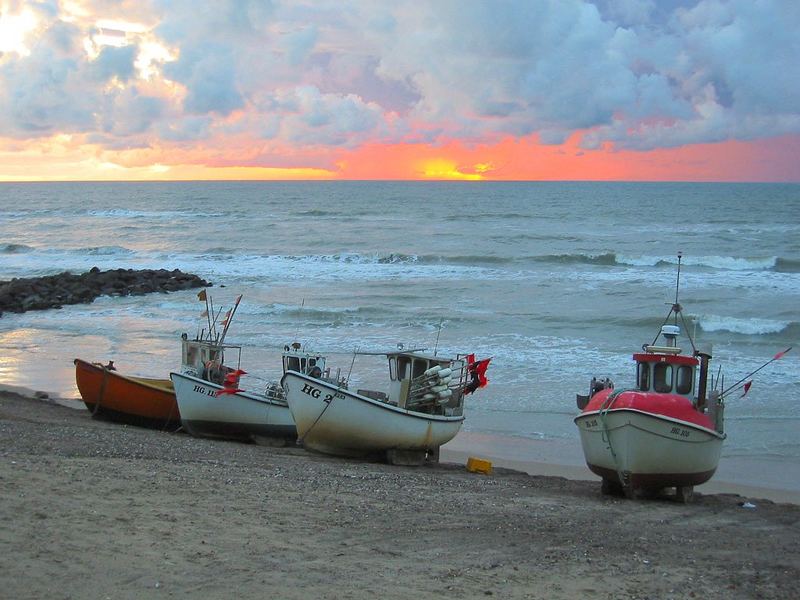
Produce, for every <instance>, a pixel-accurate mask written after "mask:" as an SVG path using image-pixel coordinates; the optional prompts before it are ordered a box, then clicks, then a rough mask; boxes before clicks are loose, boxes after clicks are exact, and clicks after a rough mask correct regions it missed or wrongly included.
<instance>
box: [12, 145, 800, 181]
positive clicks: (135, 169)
mask: <svg viewBox="0 0 800 600" xmlns="http://www.w3.org/2000/svg"><path fill="white" fill-rule="evenodd" d="M577 140H578V136H577V135H575V136H573V137H572V138H570V139H569V140H567V142H566V143H565V144H562V145H557V146H555V145H543V144H540V143H538V141H537V140H536V138H535V137H529V138H525V139H522V140H517V139H512V138H507V139H505V140H503V141H500V142H498V143H495V144H475V145H469V146H468V145H465V144H462V143H457V142H451V143H448V144H444V145H440V146H431V145H424V144H394V145H386V144H367V145H364V146H361V147H359V148H357V149H354V150H341V149H333V148H317V149H316V151H315V152H313V153H307V152H301V151H298V150H297V149H293V148H290V147H284V148H282V147H279V146H274V147H270V148H269V149H268V151H264V148H263V147H262V145H261V143H259V142H257V141H256V140H252V139H248V138H246V137H239V138H228V139H220V140H217V142H214V143H211V142H209V141H206V142H204V143H202V144H199V143H198V144H196V145H194V146H193V145H191V144H188V143H181V144H174V145H169V144H160V145H154V146H152V147H149V148H139V149H126V150H118V151H114V150H109V149H101V148H100V147H98V146H96V145H93V144H89V143H86V138H85V136H80V135H75V136H68V135H54V136H51V137H50V138H43V139H39V140H37V141H35V142H22V141H12V140H6V141H5V142H6V143H5V144H3V140H2V139H0V181H80V180H83V181H91V180H192V179H196V180H221V179H230V180H235V179H248V180H260V179H263V180H271V179H280V180H304V179H350V180H356V179H365V180H380V179H383V180H392V179H394V180H463V181H477V180H484V181H525V180H533V181H553V180H562V181H563V180H598V181H797V178H798V171H797V168H796V159H795V157H797V156H800V136H785V137H782V138H773V139H771V140H759V141H752V142H735V141H729V142H722V143H717V144H698V145H692V146H684V147H681V148H670V149H659V150H652V151H648V152H634V151H617V150H614V149H613V148H612V147H610V145H606V146H605V147H603V148H601V149H597V150H582V149H580V148H579V147H578V145H577ZM270 157H272V158H270ZM276 161H280V162H279V163H278V162H276Z"/></svg>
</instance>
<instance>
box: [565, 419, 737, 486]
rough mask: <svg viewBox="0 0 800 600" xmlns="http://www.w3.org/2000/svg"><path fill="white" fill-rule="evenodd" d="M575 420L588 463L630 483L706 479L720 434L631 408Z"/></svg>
mask: <svg viewBox="0 0 800 600" xmlns="http://www.w3.org/2000/svg"><path fill="white" fill-rule="evenodd" d="M575 424H576V425H577V426H578V428H579V430H580V436H581V444H582V446H583V453H584V455H585V457H586V464H587V465H588V467H589V469H591V471H592V472H593V473H595V474H597V475H599V476H601V477H602V478H603V479H606V480H608V481H611V482H615V483H616V482H619V483H620V484H621V485H623V486H626V487H631V488H634V489H660V488H665V487H688V486H694V485H699V484H701V483H705V482H706V481H708V480H709V479H711V477H712V476H713V474H714V472H715V471H716V469H717V465H718V464H719V457H720V452H721V451H722V441H723V440H724V439H725V436H724V435H722V434H719V433H717V432H716V431H713V430H711V429H706V428H705V427H701V426H699V425H696V424H693V423H688V422H686V421H680V420H677V419H671V418H669V417H665V416H661V415H654V414H650V413H646V412H642V411H638V410H632V409H620V410H609V411H608V412H607V413H605V416H601V415H600V413H599V412H598V411H592V412H588V413H583V414H581V415H579V416H578V417H576V418H575ZM612 449H613V453H612Z"/></svg>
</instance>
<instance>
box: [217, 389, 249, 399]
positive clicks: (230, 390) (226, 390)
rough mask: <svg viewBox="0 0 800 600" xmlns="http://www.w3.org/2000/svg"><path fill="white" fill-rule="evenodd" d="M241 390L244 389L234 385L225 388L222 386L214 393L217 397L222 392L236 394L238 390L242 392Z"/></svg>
mask: <svg viewBox="0 0 800 600" xmlns="http://www.w3.org/2000/svg"><path fill="white" fill-rule="evenodd" d="M243 391H244V390H240V389H239V388H235V387H229V388H228V387H226V388H222V389H221V390H217V391H216V392H214V395H215V396H216V397H217V398H219V397H220V396H222V395H223V394H238V393H239V392H243Z"/></svg>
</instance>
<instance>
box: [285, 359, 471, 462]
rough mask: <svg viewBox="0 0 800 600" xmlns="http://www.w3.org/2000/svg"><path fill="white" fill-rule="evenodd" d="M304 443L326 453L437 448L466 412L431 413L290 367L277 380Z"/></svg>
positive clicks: (446, 439)
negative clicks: (453, 414)
mask: <svg viewBox="0 0 800 600" xmlns="http://www.w3.org/2000/svg"><path fill="white" fill-rule="evenodd" d="M281 385H282V386H283V389H284V391H285V392H286V401H287V402H288V403H289V409H290V410H291V411H292V416H293V417H294V420H295V423H296V425H297V433H298V436H297V437H298V439H299V440H301V441H302V443H303V445H304V446H306V447H307V448H311V449H314V450H317V451H320V452H325V453H327V454H338V455H345V456H358V455H365V454H371V453H378V452H385V451H394V450H397V451H436V450H438V448H439V446H441V445H442V444H445V443H447V442H448V441H450V440H451V439H453V438H454V437H455V435H456V434H457V433H458V431H459V430H460V429H461V424H462V423H463V421H464V417H463V416H461V415H459V416H443V415H430V414H426V413H420V412H415V411H411V410H406V409H403V408H398V407H397V406H394V405H391V404H388V403H386V402H382V401H380V400H373V399H372V398H367V397H365V396H361V395H358V394H354V393H353V392H350V391H348V390H344V389H340V388H337V386H336V385H334V384H331V383H328V382H326V381H323V380H320V379H314V378H311V377H308V376H305V375H302V374H300V373H296V372H293V371H290V372H287V373H286V374H285V375H284V376H283V379H282V380H281Z"/></svg>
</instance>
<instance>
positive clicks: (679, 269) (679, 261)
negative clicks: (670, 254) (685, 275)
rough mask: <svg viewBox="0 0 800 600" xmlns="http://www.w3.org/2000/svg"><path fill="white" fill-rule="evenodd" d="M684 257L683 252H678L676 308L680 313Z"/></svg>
mask: <svg viewBox="0 0 800 600" xmlns="http://www.w3.org/2000/svg"><path fill="white" fill-rule="evenodd" d="M682 257H683V252H681V251H680V250H678V276H677V278H676V280H675V306H677V307H678V311H680V306H681V305H680V304H678V290H680V287H681V258H682Z"/></svg>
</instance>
